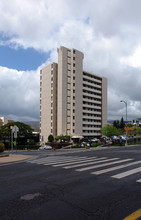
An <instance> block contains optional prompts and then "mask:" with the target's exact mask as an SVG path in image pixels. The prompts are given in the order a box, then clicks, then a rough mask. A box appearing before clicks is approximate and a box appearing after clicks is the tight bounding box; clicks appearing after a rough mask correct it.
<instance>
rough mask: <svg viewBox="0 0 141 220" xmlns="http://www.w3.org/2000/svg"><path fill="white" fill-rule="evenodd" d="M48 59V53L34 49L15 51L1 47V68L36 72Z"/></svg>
mask: <svg viewBox="0 0 141 220" xmlns="http://www.w3.org/2000/svg"><path fill="white" fill-rule="evenodd" d="M47 58H48V53H43V52H38V51H37V50H35V49H33V48H28V49H23V48H18V49H14V48H11V47H8V46H0V66H4V67H8V68H10V69H16V70H18V71H22V70H24V71H26V70H36V69H37V68H38V67H39V66H40V65H41V64H42V63H44V62H45V61H46V60H47Z"/></svg>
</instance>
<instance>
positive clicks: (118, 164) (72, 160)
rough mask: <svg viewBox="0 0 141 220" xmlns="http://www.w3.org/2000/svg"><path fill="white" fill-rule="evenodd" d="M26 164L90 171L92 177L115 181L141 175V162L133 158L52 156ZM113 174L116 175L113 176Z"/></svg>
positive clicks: (139, 181)
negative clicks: (107, 177) (100, 176)
mask: <svg viewBox="0 0 141 220" xmlns="http://www.w3.org/2000/svg"><path fill="white" fill-rule="evenodd" d="M26 162H28V163H33V164H34V163H35V164H42V165H45V166H52V167H54V168H57V167H58V168H63V169H74V170H75V171H76V172H79V173H80V172H86V171H88V172H89V173H90V174H91V175H102V174H103V175H104V174H108V175H109V176H110V177H111V178H113V179H123V178H128V177H130V176H131V175H132V176H133V177H134V175H135V174H137V173H141V160H138V161H135V160H134V159H133V158H125V159H121V158H117V157H113V158H108V157H87V156H83V157H79V156H71V155H68V156H66V155H62V156H61V155H56V156H54V155H50V156H47V157H44V158H34V159H33V158H30V159H29V160H27V161H26ZM125 168H126V171H125ZM113 172H116V174H114V175H113ZM117 172H118V173H117ZM110 173H112V174H110ZM136 182H137V183H141V179H137V180H136Z"/></svg>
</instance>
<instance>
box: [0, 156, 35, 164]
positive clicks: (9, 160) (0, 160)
mask: <svg viewBox="0 0 141 220" xmlns="http://www.w3.org/2000/svg"><path fill="white" fill-rule="evenodd" d="M5 155H7V156H3V157H0V166H1V165H5V164H8V163H14V162H20V161H23V160H26V159H29V158H31V157H32V156H29V155H22V154H7V153H6V154H5Z"/></svg>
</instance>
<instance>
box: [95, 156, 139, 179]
mask: <svg viewBox="0 0 141 220" xmlns="http://www.w3.org/2000/svg"><path fill="white" fill-rule="evenodd" d="M130 160H133V159H127V160H125V162H127V161H130ZM140 163H141V161H135V162H131V163H127V164H124V165H120V166H116V167H111V168H107V169H103V170H99V171H95V172H92V173H91V174H95V175H100V174H104V173H108V172H111V171H114V170H119V169H122V168H125V167H129V166H132V165H136V164H140Z"/></svg>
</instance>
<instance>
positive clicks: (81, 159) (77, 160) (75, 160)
mask: <svg viewBox="0 0 141 220" xmlns="http://www.w3.org/2000/svg"><path fill="white" fill-rule="evenodd" d="M95 158H96V157H87V158H82V157H79V158H77V159H73V158H72V159H69V160H61V161H59V162H58V161H56V162H54V163H53V162H52V163H46V164H45V165H53V164H54V166H55V164H57V165H56V166H59V165H58V164H61V163H75V162H76V163H77V162H79V161H85V160H89V161H90V160H93V159H95ZM73 161H74V162H73Z"/></svg>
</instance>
